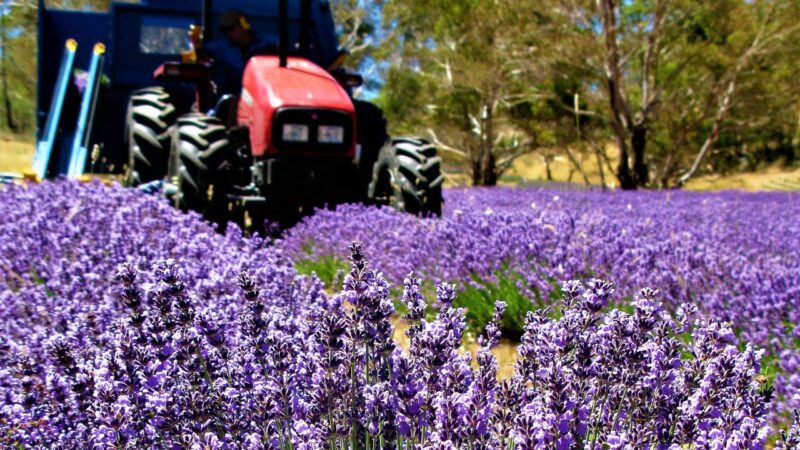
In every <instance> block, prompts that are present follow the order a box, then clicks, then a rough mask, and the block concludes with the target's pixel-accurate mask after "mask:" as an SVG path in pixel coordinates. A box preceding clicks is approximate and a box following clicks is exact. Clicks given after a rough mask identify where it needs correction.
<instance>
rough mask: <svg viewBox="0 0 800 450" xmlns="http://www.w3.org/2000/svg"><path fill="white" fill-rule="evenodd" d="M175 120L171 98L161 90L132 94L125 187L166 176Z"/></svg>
mask: <svg viewBox="0 0 800 450" xmlns="http://www.w3.org/2000/svg"><path fill="white" fill-rule="evenodd" d="M177 117H178V112H177V108H176V107H175V105H174V104H173V102H172V97H171V96H170V94H169V93H168V92H167V91H165V90H164V89H163V88H161V87H150V88H144V89H139V90H137V91H134V92H133V94H132V95H131V98H130V100H129V102H128V113H127V119H126V125H125V127H126V141H127V146H128V168H127V175H126V176H125V185H127V186H138V185H140V184H143V183H148V182H150V181H156V180H160V179H163V178H164V176H165V175H166V174H167V160H168V158H169V152H168V148H169V142H170V134H171V133H170V131H171V130H170V129H171V127H172V125H173V124H174V123H175V120H176V119H177Z"/></svg>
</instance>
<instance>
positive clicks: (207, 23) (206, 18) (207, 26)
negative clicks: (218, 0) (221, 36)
mask: <svg viewBox="0 0 800 450" xmlns="http://www.w3.org/2000/svg"><path fill="white" fill-rule="evenodd" d="M202 15H203V17H201V20H202V21H203V22H202V23H201V24H200V25H202V27H203V41H204V42H211V39H213V37H214V33H213V31H212V24H211V21H212V16H211V0H203V12H202Z"/></svg>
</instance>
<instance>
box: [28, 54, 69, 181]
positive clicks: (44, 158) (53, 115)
mask: <svg viewBox="0 0 800 450" xmlns="http://www.w3.org/2000/svg"><path fill="white" fill-rule="evenodd" d="M77 48H78V43H77V42H75V40H74V39H67V43H66V44H65V45H64V56H63V57H62V58H61V68H60V69H59V70H58V78H56V88H55V91H54V92H53V99H52V100H51V101H50V111H49V114H48V115H47V121H46V122H45V126H44V133H42V136H43V137H44V138H43V139H41V140H39V141H38V142H37V143H36V153H35V154H34V156H33V171H34V172H35V173H36V177H37V178H38V179H40V180H41V179H44V176H45V172H46V171H47V165H48V164H49V163H50V155H51V154H52V153H53V142H55V139H56V132H57V131H58V122H59V121H60V119H61V108H62V107H63V106H64V97H65V96H66V94H67V84H68V83H69V78H70V75H71V74H72V64H73V62H74V61H75V50H76V49H77Z"/></svg>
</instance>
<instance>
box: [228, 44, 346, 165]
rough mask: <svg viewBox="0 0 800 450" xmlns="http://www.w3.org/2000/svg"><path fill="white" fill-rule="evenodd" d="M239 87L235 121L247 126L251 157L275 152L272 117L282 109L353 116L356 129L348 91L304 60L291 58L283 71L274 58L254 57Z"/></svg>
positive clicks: (275, 57) (317, 67) (328, 75)
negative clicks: (326, 111)
mask: <svg viewBox="0 0 800 450" xmlns="http://www.w3.org/2000/svg"><path fill="white" fill-rule="evenodd" d="M242 86H243V88H242V94H241V96H240V97H239V108H238V112H237V122H238V123H239V125H246V126H247V127H249V129H250V144H251V146H252V147H251V148H252V150H253V155H254V156H263V155H265V154H269V153H276V152H277V149H275V148H273V147H272V144H271V136H272V134H271V133H272V118H273V116H274V114H275V111H277V110H278V109H279V108H282V107H301V108H302V107H306V108H323V109H334V110H338V111H344V112H346V113H348V114H350V116H351V117H353V121H354V123H353V125H354V129H355V108H354V107H353V102H352V101H351V100H350V97H349V96H348V95H347V92H345V90H344V89H343V88H342V86H341V85H340V84H339V83H338V82H337V81H336V80H335V79H334V78H333V77H332V76H331V75H330V74H329V73H328V72H327V71H325V70H324V69H322V68H321V67H319V66H317V65H316V64H314V63H312V62H311V61H309V60H307V59H304V58H294V57H291V58H289V61H288V64H287V67H285V68H284V67H280V65H279V61H278V57H277V56H256V57H253V58H251V59H250V61H249V62H248V63H247V67H246V68H245V71H244V79H243V83H242ZM353 148H355V142H353ZM352 151H353V150H352V149H351V152H349V153H352ZM351 156H352V155H351Z"/></svg>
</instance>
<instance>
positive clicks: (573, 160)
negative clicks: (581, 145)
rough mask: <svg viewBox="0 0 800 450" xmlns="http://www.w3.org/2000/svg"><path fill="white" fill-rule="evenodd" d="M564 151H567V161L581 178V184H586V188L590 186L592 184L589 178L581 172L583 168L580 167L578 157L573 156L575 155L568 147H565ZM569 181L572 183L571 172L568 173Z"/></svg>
mask: <svg viewBox="0 0 800 450" xmlns="http://www.w3.org/2000/svg"><path fill="white" fill-rule="evenodd" d="M565 149H566V151H567V157H569V161H570V162H571V163H572V166H573V167H574V168H575V170H577V171H578V173H579V174H580V176H581V177H582V178H583V182H584V183H586V185H587V186H590V185H591V184H592V183H591V182H589V177H588V176H586V172H585V171H584V170H583V166H582V165H581V162H580V160H579V159H578V157H577V156H575V153H573V152H572V149H571V148H570V146H569V145H568V146H566V148H565ZM570 181H572V172H570Z"/></svg>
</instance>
